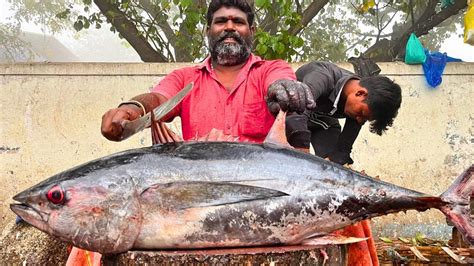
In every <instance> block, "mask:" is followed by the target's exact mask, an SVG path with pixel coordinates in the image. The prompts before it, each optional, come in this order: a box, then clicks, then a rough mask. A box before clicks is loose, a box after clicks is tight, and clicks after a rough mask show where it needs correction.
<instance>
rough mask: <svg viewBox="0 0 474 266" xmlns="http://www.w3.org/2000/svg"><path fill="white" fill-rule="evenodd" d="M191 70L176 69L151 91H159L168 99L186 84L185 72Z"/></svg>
mask: <svg viewBox="0 0 474 266" xmlns="http://www.w3.org/2000/svg"><path fill="white" fill-rule="evenodd" d="M189 71H191V69H190V68H182V69H177V70H174V71H173V72H171V73H170V74H168V75H167V76H166V77H164V78H163V79H162V80H161V81H160V82H159V83H158V84H156V85H155V86H154V87H153V89H152V90H151V91H152V92H156V93H159V94H161V95H163V96H165V97H166V98H168V99H169V98H171V97H173V96H174V95H176V94H177V93H178V92H179V91H180V90H181V89H182V88H183V87H184V86H185V82H186V78H187V77H186V75H185V73H186V72H189Z"/></svg>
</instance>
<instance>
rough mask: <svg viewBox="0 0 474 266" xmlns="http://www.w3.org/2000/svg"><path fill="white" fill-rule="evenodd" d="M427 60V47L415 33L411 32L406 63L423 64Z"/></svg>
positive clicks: (406, 52)
mask: <svg viewBox="0 0 474 266" xmlns="http://www.w3.org/2000/svg"><path fill="white" fill-rule="evenodd" d="M425 60H426V55H425V49H423V45H422V44H421V42H420V40H418V38H417V37H416V35H415V33H412V34H410V38H408V42H407V47H406V51H405V63H406V64H409V65H415V64H423V63H424V62H425Z"/></svg>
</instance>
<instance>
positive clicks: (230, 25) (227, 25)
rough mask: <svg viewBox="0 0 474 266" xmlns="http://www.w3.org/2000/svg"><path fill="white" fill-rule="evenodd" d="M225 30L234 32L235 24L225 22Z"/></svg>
mask: <svg viewBox="0 0 474 266" xmlns="http://www.w3.org/2000/svg"><path fill="white" fill-rule="evenodd" d="M225 30H231V31H235V24H234V22H233V21H232V20H230V19H229V20H227V22H226V23H225Z"/></svg>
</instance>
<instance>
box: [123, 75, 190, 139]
mask: <svg viewBox="0 0 474 266" xmlns="http://www.w3.org/2000/svg"><path fill="white" fill-rule="evenodd" d="M193 86H194V83H193V82H191V83H189V84H188V85H186V87H184V88H183V89H182V90H181V91H180V92H178V94H176V95H175V96H173V97H171V98H170V99H169V100H168V101H166V102H164V103H163V104H161V105H160V106H158V107H156V108H155V109H153V114H154V116H155V121H158V120H160V119H161V118H163V117H164V116H165V115H166V114H168V113H169V112H171V110H173V109H174V108H175V107H176V106H177V105H178V104H179V103H180V102H181V101H182V100H183V99H184V96H186V95H187V94H188V93H189V92H190V91H191V90H192V88H193ZM150 125H151V112H150V113H147V114H145V115H144V116H142V117H140V118H138V119H135V120H133V121H127V120H125V121H123V122H122V128H123V131H122V138H121V140H124V139H127V138H129V137H130V136H132V135H133V134H135V133H137V132H140V131H142V130H143V129H144V128H147V127H149V126H150Z"/></svg>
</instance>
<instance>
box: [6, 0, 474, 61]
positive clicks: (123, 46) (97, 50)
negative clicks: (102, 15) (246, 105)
mask: <svg viewBox="0 0 474 266" xmlns="http://www.w3.org/2000/svg"><path fill="white" fill-rule="evenodd" d="M11 15H12V12H11V11H10V10H9V4H8V2H6V0H0V22H5V21H6V20H7V18H8V17H9V16H11ZM22 30H24V31H28V32H36V33H42V30H41V27H39V26H37V25H32V24H24V25H22ZM458 30H459V31H460V32H461V31H462V30H463V29H458ZM453 35H458V34H453ZM55 37H56V38H57V39H58V40H59V41H60V42H61V43H62V44H63V45H64V46H66V47H67V48H68V49H69V50H70V51H71V52H72V53H73V54H75V55H76V56H77V57H78V58H79V60H80V61H83V62H140V61H141V60H140V58H139V56H138V55H137V53H136V52H135V51H134V50H133V48H131V47H130V45H128V44H127V43H126V42H125V41H124V40H120V39H119V38H118V37H117V35H115V34H113V33H112V32H110V31H109V30H108V27H102V29H100V30H96V29H89V30H87V31H81V32H80V33H65V34H60V35H55ZM440 52H446V53H447V54H448V56H450V57H454V58H459V59H461V60H463V61H465V62H474V46H472V45H469V44H465V43H464V42H463V39H462V37H458V36H452V37H451V38H449V39H447V40H446V41H445V42H444V43H443V44H442V45H441V48H440Z"/></svg>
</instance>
